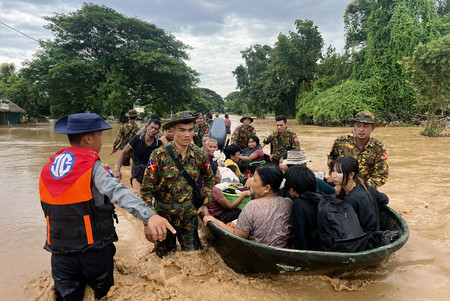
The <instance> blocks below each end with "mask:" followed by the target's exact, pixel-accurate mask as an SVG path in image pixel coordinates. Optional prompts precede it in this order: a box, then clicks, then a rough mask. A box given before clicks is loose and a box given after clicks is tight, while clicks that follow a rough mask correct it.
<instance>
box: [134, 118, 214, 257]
mask: <svg viewBox="0 0 450 301" xmlns="http://www.w3.org/2000/svg"><path fill="white" fill-rule="evenodd" d="M194 120H195V117H194V116H193V115H192V114H191V113H190V112H186V111H185V112H179V113H177V114H175V115H174V116H173V118H172V120H171V121H170V122H169V123H167V124H165V125H164V128H168V129H171V130H172V131H173V133H174V140H173V142H172V143H169V144H168V145H166V146H165V147H161V148H159V149H157V150H155V151H154V152H153V153H152V154H151V155H150V160H149V162H148V165H147V170H146V171H145V174H144V180H143V182H142V188H141V195H142V197H143V199H144V200H145V201H146V202H148V203H150V202H152V201H153V198H154V199H155V210H156V212H157V213H158V214H160V215H161V216H163V217H165V218H167V220H169V222H170V223H171V224H172V225H173V226H174V228H175V229H176V231H177V235H176V236H175V235H172V234H170V233H168V236H167V238H166V240H164V241H162V242H159V243H157V244H156V248H155V251H156V254H157V255H158V256H160V257H163V256H165V255H167V254H168V253H169V252H172V251H176V239H177V238H178V242H179V243H180V245H181V249H182V250H183V251H189V250H198V249H200V248H201V245H200V239H199V236H198V232H197V227H198V219H197V213H199V212H203V213H204V214H208V208H207V206H206V204H208V203H209V202H210V200H211V197H212V187H213V185H214V177H213V173H212V171H211V167H210V164H209V163H208V159H207V157H206V153H205V151H204V150H203V149H200V148H199V147H198V146H197V145H194V144H192V137H193V136H194ZM169 146H170V147H172V150H173V155H174V157H175V159H176V160H178V161H179V162H180V163H181V165H182V167H183V168H184V170H186V172H187V174H188V175H189V176H190V177H191V178H192V179H193V180H194V181H195V182H196V180H197V179H198V178H199V177H201V178H202V182H203V189H202V193H203V196H204V197H205V199H204V202H203V205H202V206H201V207H199V209H196V208H195V207H194V202H193V187H192V186H191V185H190V184H189V182H188V181H187V180H186V178H185V177H184V176H183V175H182V173H181V172H180V170H179V169H178V168H177V166H176V164H175V161H174V160H173V159H172V158H171V157H170V154H169V152H168V147H169Z"/></svg>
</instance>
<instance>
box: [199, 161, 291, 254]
mask: <svg viewBox="0 0 450 301" xmlns="http://www.w3.org/2000/svg"><path fill="white" fill-rule="evenodd" d="M282 180H283V173H282V172H281V170H280V168H279V167H278V166H275V165H263V166H260V167H258V168H257V169H256V172H255V177H254V182H253V185H252V186H253V191H254V193H256V194H258V195H259V196H260V198H258V199H254V200H252V201H250V202H249V203H248V204H247V205H246V206H245V207H244V209H243V210H242V212H241V214H240V215H239V218H238V220H237V222H236V227H235V228H232V227H230V226H227V225H226V224H224V223H223V222H221V221H220V220H218V219H216V218H215V217H213V216H211V215H209V216H205V217H204V218H203V222H204V223H205V224H206V223H208V222H213V223H215V224H217V225H218V226H219V227H221V228H222V229H224V230H226V231H228V232H230V233H233V234H235V235H237V236H239V237H242V238H247V239H250V240H253V241H256V242H259V243H264V244H267V245H270V246H274V247H284V246H286V245H287V243H288V241H289V240H290V238H291V230H292V220H291V210H292V200H291V199H289V198H283V197H278V196H277V192H278V190H279V187H280V184H281V181H282Z"/></svg>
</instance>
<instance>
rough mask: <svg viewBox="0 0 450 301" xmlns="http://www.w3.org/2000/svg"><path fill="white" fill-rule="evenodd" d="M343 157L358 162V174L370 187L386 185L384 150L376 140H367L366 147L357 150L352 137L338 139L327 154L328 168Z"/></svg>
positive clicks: (386, 169)
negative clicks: (351, 158)
mask: <svg viewBox="0 0 450 301" xmlns="http://www.w3.org/2000/svg"><path fill="white" fill-rule="evenodd" d="M344 156H349V157H353V158H355V159H356V160H358V163H359V171H360V174H361V176H362V177H363V178H364V179H366V181H367V183H368V184H369V185H370V186H372V187H374V188H378V187H380V186H382V185H383V184H384V183H386V180H387V178H388V174H389V165H388V163H387V155H386V149H385V148H384V145H383V143H381V142H380V141H378V140H377V139H374V138H369V141H368V142H367V145H366V146H365V147H364V148H363V149H359V148H358V146H357V144H356V139H355V137H354V136H352V135H348V136H346V137H345V136H342V137H339V138H338V139H336V140H334V143H333V146H332V147H331V151H330V153H329V154H328V166H330V165H331V163H332V162H333V161H334V160H336V159H337V158H339V157H344Z"/></svg>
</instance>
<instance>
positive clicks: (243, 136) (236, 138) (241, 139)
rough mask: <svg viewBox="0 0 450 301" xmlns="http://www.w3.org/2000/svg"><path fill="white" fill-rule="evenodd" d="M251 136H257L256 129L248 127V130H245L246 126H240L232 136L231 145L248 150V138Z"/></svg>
mask: <svg viewBox="0 0 450 301" xmlns="http://www.w3.org/2000/svg"><path fill="white" fill-rule="evenodd" d="M250 135H256V131H255V128H254V127H252V126H251V125H249V126H248V128H247V129H245V128H244V125H243V124H242V125H240V126H238V127H237V128H236V129H235V130H234V132H233V135H231V144H236V145H237V146H239V147H240V148H241V149H242V150H244V149H246V148H247V145H248V137H249V136H250Z"/></svg>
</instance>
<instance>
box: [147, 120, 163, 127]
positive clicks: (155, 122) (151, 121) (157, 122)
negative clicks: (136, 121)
mask: <svg viewBox="0 0 450 301" xmlns="http://www.w3.org/2000/svg"><path fill="white" fill-rule="evenodd" d="M152 123H154V124H157V125H158V126H159V127H160V128H161V120H160V119H149V121H148V122H147V125H150V124H152Z"/></svg>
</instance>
